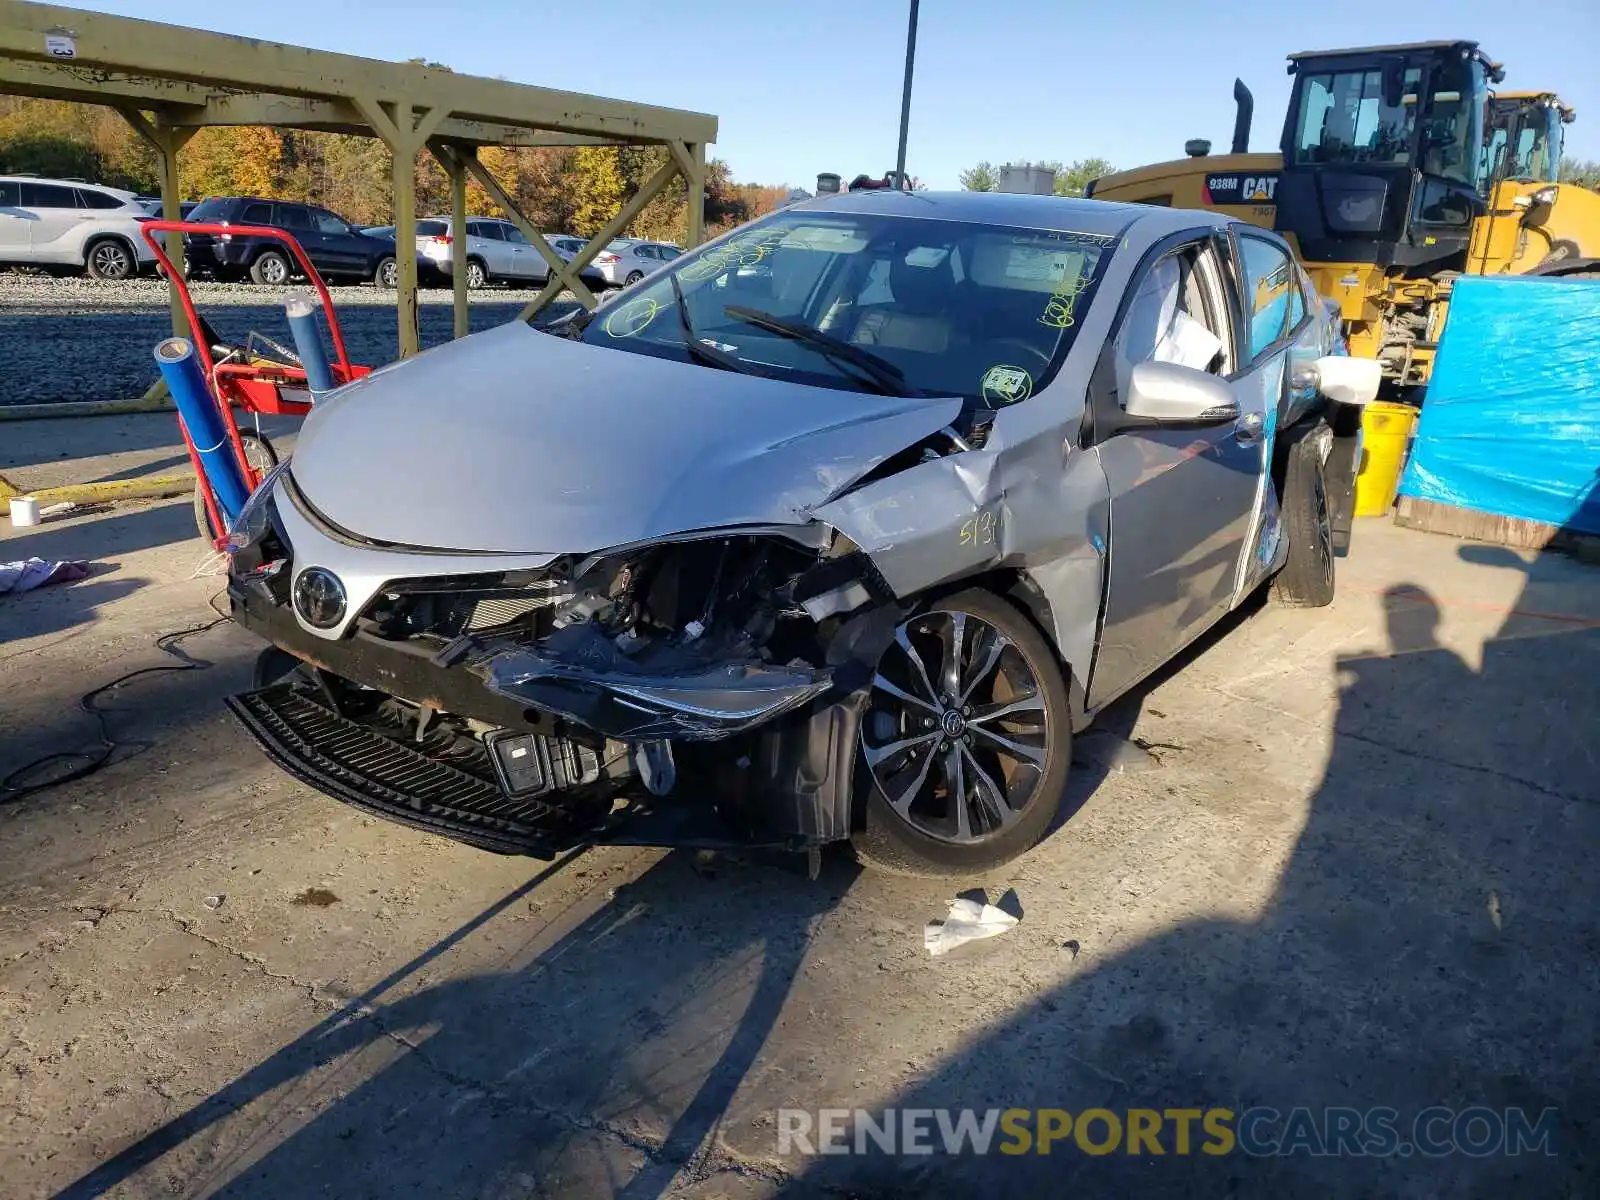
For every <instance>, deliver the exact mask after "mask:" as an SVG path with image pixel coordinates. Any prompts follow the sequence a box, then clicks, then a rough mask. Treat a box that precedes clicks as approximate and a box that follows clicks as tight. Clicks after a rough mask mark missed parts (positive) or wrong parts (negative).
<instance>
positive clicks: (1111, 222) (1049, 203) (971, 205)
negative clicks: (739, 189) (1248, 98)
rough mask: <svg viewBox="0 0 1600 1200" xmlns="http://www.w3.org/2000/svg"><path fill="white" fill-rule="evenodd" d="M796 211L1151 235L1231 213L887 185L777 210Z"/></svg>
mask: <svg viewBox="0 0 1600 1200" xmlns="http://www.w3.org/2000/svg"><path fill="white" fill-rule="evenodd" d="M778 211H780V212H782V213H785V214H788V213H797V212H848V213H885V214H889V215H892V216H896V217H922V218H924V219H927V220H933V221H964V222H970V223H972V224H979V225H1009V226H1011V227H1013V228H1021V229H1038V230H1040V231H1062V232H1069V233H1087V234H1097V235H1101V236H1105V237H1122V236H1130V237H1131V236H1133V235H1134V234H1135V233H1137V234H1139V235H1143V236H1146V237H1148V238H1150V239H1154V238H1158V237H1162V236H1165V235H1166V234H1167V233H1173V232H1177V231H1179V230H1182V229H1192V228H1195V227H1197V226H1201V227H1203V226H1211V227H1213V228H1220V227H1222V226H1225V225H1227V224H1228V223H1229V222H1230V220H1231V218H1229V217H1226V216H1223V215H1221V214H1219V213H1215V212H1205V211H1201V210H1198V209H1193V210H1191V209H1182V208H1166V207H1162V206H1158V205H1152V204H1122V203H1118V202H1116V201H1110V200H1080V199H1073V198H1070V197H1066V196H1030V195H1024V194H1021V193H1015V192H900V191H895V190H893V189H890V188H880V189H875V190H863V191H859V192H841V193H837V194H835V195H831V196H818V197H816V198H815V199H812V200H805V201H802V202H801V203H799V204H791V205H789V206H788V207H786V208H783V209H780V210H778Z"/></svg>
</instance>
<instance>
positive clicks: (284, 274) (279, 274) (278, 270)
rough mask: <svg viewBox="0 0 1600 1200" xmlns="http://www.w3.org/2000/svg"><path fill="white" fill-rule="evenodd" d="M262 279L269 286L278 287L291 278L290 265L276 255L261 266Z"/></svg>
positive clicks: (271, 256)
mask: <svg viewBox="0 0 1600 1200" xmlns="http://www.w3.org/2000/svg"><path fill="white" fill-rule="evenodd" d="M261 278H263V279H265V280H266V281H267V282H268V283H269V284H273V285H277V284H280V283H282V282H284V281H285V280H286V279H288V278H289V264H288V263H286V262H284V261H283V259H281V258H279V257H278V256H277V255H276V254H273V255H270V256H268V258H267V260H266V261H265V262H263V263H262V264H261Z"/></svg>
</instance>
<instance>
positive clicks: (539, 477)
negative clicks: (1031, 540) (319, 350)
mask: <svg viewBox="0 0 1600 1200" xmlns="http://www.w3.org/2000/svg"><path fill="white" fill-rule="evenodd" d="M960 407H961V401H960V400H959V398H955V397H951V398H948V399H945V398H939V399H927V398H922V397H914V398H908V397H900V396H880V395H875V394H872V393H865V392H853V391H841V390H837V389H833V388H822V387H811V386H807V385H804V384H796V383H787V382H783V381H780V380H773V379H763V378H760V377H757V376H753V375H741V374H738V373H735V372H730V371H721V370H717V369H714V368H710V367H703V366H697V365H695V364H692V363H683V362H675V361H672V360H669V359H662V358H654V357H651V356H649V355H645V354H633V353H628V352H626V351H621V350H613V349H609V348H606V347H601V346H591V345H586V344H584V343H582V342H576V341H572V340H569V339H566V338H561V337H556V336H553V335H551V334H547V333H541V332H538V331H536V330H534V329H532V328H530V327H529V326H528V325H527V324H525V323H524V322H522V321H513V322H511V323H510V324H508V325H505V326H502V327H500V328H498V329H493V330H490V331H488V332H486V333H480V334H475V335H473V336H471V337H467V338H462V339H459V340H457V341H454V342H450V343H448V344H446V345H444V346H440V347H438V348H436V349H433V350H430V351H428V352H426V353H425V354H422V355H419V356H417V357H416V358H413V359H410V360H408V361H406V362H403V363H396V364H394V365H392V366H390V367H386V368H383V369H381V370H378V371H375V372H373V373H372V374H371V375H370V376H368V377H366V378H365V379H361V380H358V381H356V382H355V383H352V384H349V385H347V386H346V387H343V388H341V389H339V391H338V392H336V393H335V394H333V395H332V396H330V397H328V398H327V399H325V400H323V401H322V402H320V403H318V405H317V406H316V408H315V409H314V410H313V412H312V414H311V416H310V417H308V418H307V420H306V423H305V427H304V429H303V430H302V431H301V434H300V437H299V440H298V443H297V445H296V447H295V451H294V465H293V467H292V468H291V470H292V472H293V474H294V479H295V483H296V485H297V487H298V488H299V490H300V492H301V494H302V495H303V496H304V497H305V498H306V500H307V501H309V502H310V504H311V505H312V506H313V507H314V508H316V510H317V511H318V512H319V513H321V514H322V515H323V516H324V517H326V518H327V519H328V520H330V521H332V522H333V523H334V524H335V525H338V526H340V527H342V528H343V529H345V530H348V531H349V532H351V533H354V534H357V535H359V536H361V537H364V538H370V539H373V540H376V541H382V542H392V543H397V544H401V545H408V546H420V547H435V548H441V549H443V548H448V549H455V550H480V551H499V552H502V553H563V552H573V553H576V552H587V551H592V550H601V549H606V548H608V547H611V546H619V545H625V544H627V543H630V542H637V541H645V540H648V539H651V538H657V537H663V536H666V535H669V534H675V533H687V532H692V531H694V530H697V529H708V528H717V527H722V526H728V525H745V524H759V525H765V524H792V523H795V522H799V521H804V520H806V519H808V518H809V515H810V512H811V510H812V509H813V508H815V507H816V506H817V505H819V504H822V503H825V502H826V501H827V500H828V499H830V498H831V497H833V496H835V495H837V494H838V493H839V492H840V491H842V490H843V489H845V488H847V487H849V486H850V485H851V484H852V483H854V482H855V481H856V480H858V479H859V478H861V476H862V475H864V474H866V473H867V472H868V471H870V470H871V469H872V468H873V467H875V466H876V465H877V464H879V463H880V462H882V461H883V460H884V459H886V458H888V457H889V456H891V455H893V454H895V453H897V452H898V451H901V450H903V449H905V448H906V447H908V446H910V445H912V444H913V443H915V442H916V441H917V440H919V439H920V438H923V437H926V436H927V435H928V434H931V433H934V432H936V431H937V430H939V429H940V428H942V427H943V426H945V425H948V424H949V423H950V421H951V420H952V419H954V417H955V416H956V414H957V413H958V412H959V411H960Z"/></svg>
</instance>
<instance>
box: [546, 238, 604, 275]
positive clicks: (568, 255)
mask: <svg viewBox="0 0 1600 1200" xmlns="http://www.w3.org/2000/svg"><path fill="white" fill-rule="evenodd" d="M544 240H546V242H549V243H550V248H552V250H555V253H557V254H560V256H562V261H563V262H571V261H573V259H574V258H578V251H581V250H582V248H584V246H587V245H589V240H587V238H581V237H571V235H570V234H546V235H544ZM610 254H611V251H606V250H602V251H600V253H598V254H595V256H594V259H590V261H589V266H587V267H584V269H582V270H579V272H578V278H581V280H582V282H584V283H587V285H589V286H590V288H606V286H611V280H608V278H606V277H605V266H606V262H605V261H606V258H608V256H610ZM611 258H614V256H611Z"/></svg>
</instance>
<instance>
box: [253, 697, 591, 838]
mask: <svg viewBox="0 0 1600 1200" xmlns="http://www.w3.org/2000/svg"><path fill="white" fill-rule="evenodd" d="M228 707H229V708H231V709H232V710H233V712H234V715H235V716H237V717H238V718H239V720H240V721H242V722H243V723H244V726H245V728H246V729H247V730H248V731H249V733H250V735H251V736H252V737H253V738H255V740H256V742H257V743H259V744H260V746H261V748H262V749H263V750H265V751H266V753H267V755H268V756H269V757H270V758H272V759H273V760H274V761H275V762H276V763H277V764H278V765H279V766H281V767H283V768H284V770H286V771H288V772H289V773H290V774H291V775H293V776H294V777H295V778H297V779H299V780H301V781H302V782H303V783H307V784H309V785H310V786H312V787H314V788H316V789H317V790H318V791H320V792H323V793H325V794H327V795H329V796H332V797H334V798H335V799H338V800H343V801H345V802H346V803H348V804H353V805H355V806H356V807H358V808H362V809H366V810H368V811H370V812H374V813H377V814H378V815H379V816H382V817H386V818H388V819H389V820H393V821H398V822H400V823H402V824H405V825H411V826H414V827H416V828H419V829H426V830H429V831H430V832H433V833H438V834H442V835H444V836H445V837H449V838H454V839H455V840H457V841H461V842H466V843H468V844H469V845H474V846H478V847H481V848H483V849H485V850H493V851H495V852H497V853H500V854H531V855H534V856H536V857H540V858H549V857H552V856H553V855H555V854H557V853H559V852H560V851H561V850H563V849H566V848H567V847H568V846H571V845H573V844H575V843H576V842H577V841H579V840H581V839H579V838H578V837H576V836H575V834H576V833H577V832H578V827H579V824H580V822H579V821H578V820H577V818H578V816H579V814H578V813H576V812H574V811H572V810H569V809H564V808H561V807H558V806H557V805H555V804H552V803H550V802H549V800H548V799H540V798H537V797H524V798H521V799H513V798H511V797H509V796H507V795H506V794H505V793H504V792H503V791H502V790H501V789H500V787H498V786H497V785H496V784H494V783H490V782H487V781H485V780H484V779H481V778H479V777H477V776H475V775H471V774H468V773H467V772H465V771H461V770H457V769H456V768H455V767H452V766H448V765H446V764H444V763H440V762H435V761H434V760H433V759H430V758H428V757H426V756H425V755H422V754H419V753H418V752H417V751H415V750H412V749H410V748H409V747H407V746H405V745H403V744H401V743H400V742H397V741H394V740H393V739H391V738H387V737H384V736H383V735H382V734H380V733H375V732H373V731H372V730H371V729H369V728H367V727H366V726H364V725H360V724H358V723H356V722H355V721H351V720H348V719H346V718H345V717H341V716H340V715H339V714H337V713H335V712H333V711H332V710H330V709H328V708H326V707H324V706H323V705H321V704H319V703H317V702H316V701H315V700H313V699H311V698H310V697H309V696H307V695H306V694H305V693H302V692H299V691H296V690H295V688H294V686H293V685H292V684H275V685H274V686H272V687H267V688H262V689H260V690H258V691H254V692H244V693H242V694H240V695H237V696H230V697H228Z"/></svg>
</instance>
